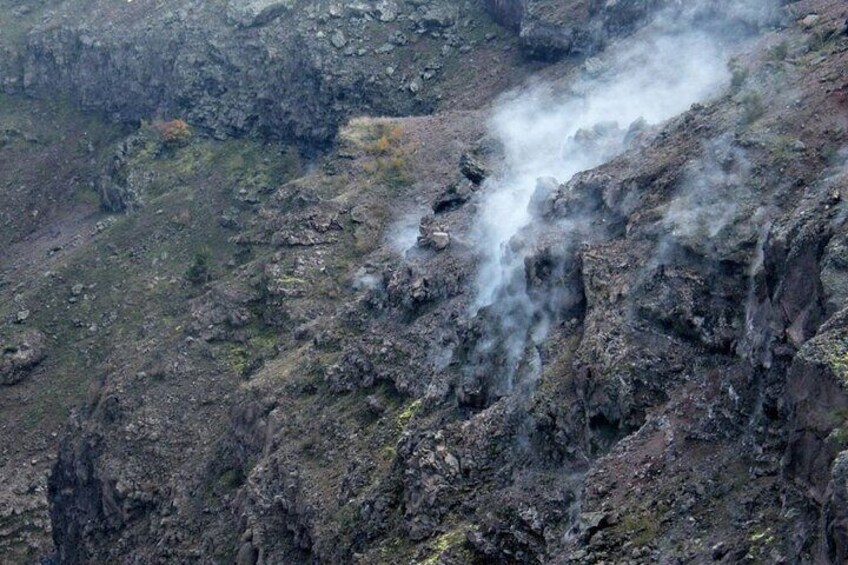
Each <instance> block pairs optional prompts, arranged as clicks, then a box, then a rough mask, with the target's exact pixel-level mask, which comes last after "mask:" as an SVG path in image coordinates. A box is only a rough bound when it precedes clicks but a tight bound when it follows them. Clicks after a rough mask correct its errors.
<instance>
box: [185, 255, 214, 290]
mask: <svg viewBox="0 0 848 565" xmlns="http://www.w3.org/2000/svg"><path fill="white" fill-rule="evenodd" d="M211 260H212V256H211V255H210V253H209V251H207V250H205V249H204V250H201V251H198V252H197V253H195V254H194V260H193V261H192V264H191V266H190V267H189V268H188V270H186V273H185V278H186V280H187V281H188V282H190V283H191V284H195V285H200V284H204V283H207V282H209V280H210V279H211V278H212V272H211V268H210V265H209V263H210V262H211Z"/></svg>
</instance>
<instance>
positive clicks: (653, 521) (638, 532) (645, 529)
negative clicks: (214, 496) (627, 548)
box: [621, 513, 660, 547]
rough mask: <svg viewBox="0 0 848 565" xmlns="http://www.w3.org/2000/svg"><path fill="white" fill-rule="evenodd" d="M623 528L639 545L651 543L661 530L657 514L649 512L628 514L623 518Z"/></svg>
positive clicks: (634, 543)
mask: <svg viewBox="0 0 848 565" xmlns="http://www.w3.org/2000/svg"><path fill="white" fill-rule="evenodd" d="M621 528H622V530H623V531H624V532H625V533H627V534H628V536H629V538H630V541H631V542H632V543H633V545H636V546H637V547H641V546H644V545H648V544H649V543H651V542H652V541H653V540H654V539H655V538H656V537H657V534H659V531H660V529H659V523H658V522H657V518H656V516H653V515H651V514H648V513H642V514H628V515H627V516H625V517H624V519H623V520H622V523H621Z"/></svg>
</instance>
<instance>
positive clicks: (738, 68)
mask: <svg viewBox="0 0 848 565" xmlns="http://www.w3.org/2000/svg"><path fill="white" fill-rule="evenodd" d="M728 67H729V68H730V88H731V89H732V90H733V92H739V91H740V90H741V89H742V87H743V86H744V85H745V82H746V81H747V80H748V76H749V75H750V74H751V71H750V70H749V69H748V67H746V66H744V65H742V64H741V63H740V62H739V60H738V59H732V60H731V61H730V63H729V64H728Z"/></svg>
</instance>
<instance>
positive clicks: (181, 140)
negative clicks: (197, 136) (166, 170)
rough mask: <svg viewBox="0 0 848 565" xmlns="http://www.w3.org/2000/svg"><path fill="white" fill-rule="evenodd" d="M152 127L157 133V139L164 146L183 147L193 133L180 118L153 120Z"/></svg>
mask: <svg viewBox="0 0 848 565" xmlns="http://www.w3.org/2000/svg"><path fill="white" fill-rule="evenodd" d="M153 129H154V130H156V132H157V133H158V134H159V139H160V141H161V142H162V145H164V146H165V147H185V146H186V145H188V144H189V142H190V141H191V138H192V135H193V134H192V131H191V128H190V127H189V125H188V124H187V123H186V122H185V120H182V119H176V120H168V121H161V120H155V121H154V122H153Z"/></svg>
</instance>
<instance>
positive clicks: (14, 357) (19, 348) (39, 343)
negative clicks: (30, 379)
mask: <svg viewBox="0 0 848 565" xmlns="http://www.w3.org/2000/svg"><path fill="white" fill-rule="evenodd" d="M46 342H47V339H46V338H45V337H44V334H43V333H41V332H39V331H37V330H31V331H27V332H24V333H22V334H19V335H16V336H13V337H11V338H10V339H8V340H5V341H3V342H2V350H0V384H3V385H13V384H17V383H19V382H21V381H22V380H23V379H24V378H26V376H27V375H28V374H29V372H30V371H31V370H32V369H33V367H35V366H36V365H38V364H39V363H41V362H42V361H43V360H44V358H45V357H46V356H47V353H46V349H47V347H46Z"/></svg>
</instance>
